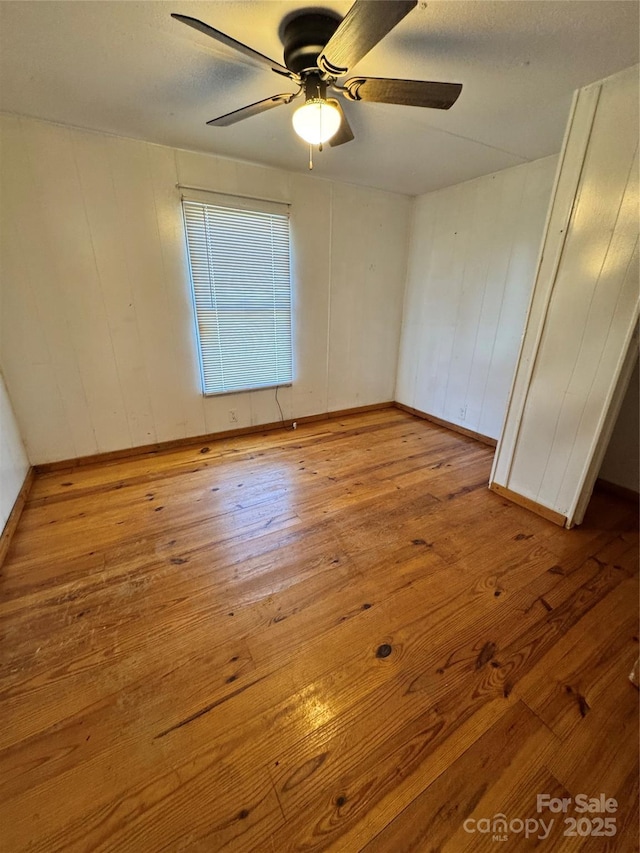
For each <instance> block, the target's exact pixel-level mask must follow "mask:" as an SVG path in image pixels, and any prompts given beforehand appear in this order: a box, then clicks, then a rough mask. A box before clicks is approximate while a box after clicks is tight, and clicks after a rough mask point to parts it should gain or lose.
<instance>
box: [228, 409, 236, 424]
mask: <svg viewBox="0 0 640 853" xmlns="http://www.w3.org/2000/svg"><path fill="white" fill-rule="evenodd" d="M229 423H230V424H237V423H238V410H237V409H229Z"/></svg>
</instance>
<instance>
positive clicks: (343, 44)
mask: <svg viewBox="0 0 640 853" xmlns="http://www.w3.org/2000/svg"><path fill="white" fill-rule="evenodd" d="M417 5H418V0H355V3H354V4H353V6H352V7H351V8H350V9H349V11H348V12H347V14H346V15H345V17H344V20H343V21H342V22H341V24H340V26H339V27H338V29H337V30H336V31H335V33H334V34H333V35H332V36H331V38H330V39H329V41H328V42H327V44H326V45H325V47H324V49H323V51H322V53H321V54H320V56H319V57H318V66H319V67H320V68H321V69H322V70H323V71H326V72H327V74H332V75H333V76H334V77H340V76H341V75H342V74H346V73H347V71H348V70H349V68H351V67H352V66H354V65H355V64H356V63H357V62H359V61H360V60H361V59H362V57H363V56H364V55H365V54H367V53H369V51H370V50H371V48H372V47H374V46H375V45H376V44H378V42H379V41H380V40H381V39H383V38H384V37H385V36H386V35H387V33H389V32H391V30H392V29H393V28H394V27H395V25H396V24H398V23H399V22H400V21H401V20H402V19H403V18H404V17H405V15H408V14H409V12H410V11H411V10H412V9H414V8H415V7H416V6H417Z"/></svg>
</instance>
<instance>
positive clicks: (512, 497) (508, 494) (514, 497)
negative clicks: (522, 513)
mask: <svg viewBox="0 0 640 853" xmlns="http://www.w3.org/2000/svg"><path fill="white" fill-rule="evenodd" d="M489 489H490V490H491V491H492V492H495V493H496V494H497V495H500V497H501V498H507V500H509V501H511V503H514V504H518V506H521V507H523V508H524V509H528V510H530V511H531V512H535V513H536V515H541V516H542V518H546V519H547V521H552V522H553V523H554V524H557V525H559V526H560V527H565V526H566V523H567V517H566V515H562V513H560V512H556V511H555V510H554V509H549V507H548V506H544V505H543V504H539V503H536V501H533V500H531V498H525V496H524V495H519V494H518V493H517V492H512V491H511V489H507V488H506V487H505V486H500V485H499V484H498V483H491V484H490V485H489Z"/></svg>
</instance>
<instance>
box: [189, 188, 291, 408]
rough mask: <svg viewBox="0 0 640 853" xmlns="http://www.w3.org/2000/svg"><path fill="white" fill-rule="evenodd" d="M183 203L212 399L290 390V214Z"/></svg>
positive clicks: (236, 203) (278, 207) (213, 201)
mask: <svg viewBox="0 0 640 853" xmlns="http://www.w3.org/2000/svg"><path fill="white" fill-rule="evenodd" d="M201 195H205V194H198V197H197V198H183V200H182V207H183V211H184V221H185V230H186V234H187V246H188V249H189V260H190V266H191V283H192V287H193V300H194V305H195V311H196V318H197V327H198V341H199V349H200V366H201V371H202V385H203V391H204V393H205V394H224V393H227V392H230V391H248V390H252V389H256V388H270V387H271V388H272V387H274V386H275V385H286V384H290V383H291V380H292V354H291V349H292V348H291V281H290V271H289V210H288V206H287V205H284V204H276V203H270V202H260V201H254V200H251V201H249V200H245V199H241V198H238V199H237V198H230V197H228V196H227V197H220V196H214V195H211V197H209V194H206V199H207V200H204V201H203V200H200V196H201Z"/></svg>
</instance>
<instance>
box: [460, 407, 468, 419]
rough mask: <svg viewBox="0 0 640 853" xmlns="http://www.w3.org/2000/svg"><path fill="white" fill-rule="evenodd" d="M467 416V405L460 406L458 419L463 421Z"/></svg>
mask: <svg viewBox="0 0 640 853" xmlns="http://www.w3.org/2000/svg"><path fill="white" fill-rule="evenodd" d="M466 417H467V407H466V406H460V420H461V421H463V420H464V419H465V418H466Z"/></svg>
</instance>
